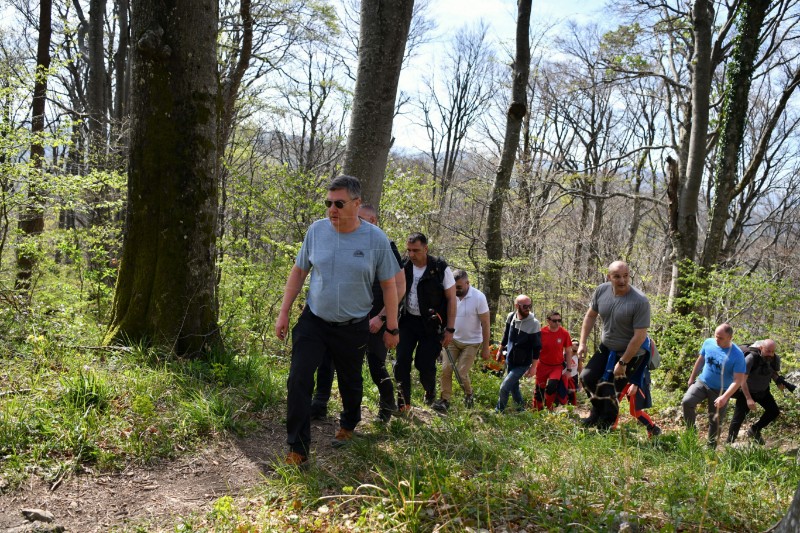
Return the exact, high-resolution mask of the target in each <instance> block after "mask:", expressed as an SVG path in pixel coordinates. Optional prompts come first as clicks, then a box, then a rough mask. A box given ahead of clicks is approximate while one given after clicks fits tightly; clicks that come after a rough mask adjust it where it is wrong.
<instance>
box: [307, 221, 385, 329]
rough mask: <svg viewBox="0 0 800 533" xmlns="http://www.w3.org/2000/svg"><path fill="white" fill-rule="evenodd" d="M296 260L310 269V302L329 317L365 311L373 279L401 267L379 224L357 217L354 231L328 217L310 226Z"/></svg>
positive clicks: (346, 316) (339, 318)
mask: <svg viewBox="0 0 800 533" xmlns="http://www.w3.org/2000/svg"><path fill="white" fill-rule="evenodd" d="M295 264H296V265H297V266H298V267H299V268H301V269H303V270H310V271H311V281H310V282H309V287H308V298H307V303H308V307H309V308H310V309H311V312H312V313H314V314H315V315H317V316H318V317H320V318H322V319H323V320H328V321H329V322H345V321H347V320H352V319H354V318H361V317H365V316H367V315H368V314H369V311H370V309H371V308H372V281H373V280H374V279H375V278H376V277H377V279H378V280H379V281H386V280H388V279H389V278H391V277H393V276H394V275H395V274H397V273H398V272H399V271H400V267H399V266H398V265H397V260H396V259H395V257H394V254H393V253H392V249H391V247H390V245H389V238H388V237H386V234H385V233H384V232H383V231H381V230H380V228H378V227H377V226H373V225H372V224H367V223H366V222H361V224H360V225H359V226H358V228H357V229H356V230H355V231H352V232H350V233H339V232H338V231H336V230H335V229H334V227H333V226H332V225H331V223H330V220H329V219H327V218H325V219H322V220H317V221H316V222H314V223H313V224H311V226H310V227H309V228H308V233H306V236H305V239H303V245H302V246H301V247H300V253H299V254H297V259H296V260H295Z"/></svg>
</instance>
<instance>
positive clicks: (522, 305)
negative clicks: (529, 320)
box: [517, 304, 531, 309]
mask: <svg viewBox="0 0 800 533" xmlns="http://www.w3.org/2000/svg"><path fill="white" fill-rule="evenodd" d="M517 305H518V306H519V308H520V309H530V308H531V304H517Z"/></svg>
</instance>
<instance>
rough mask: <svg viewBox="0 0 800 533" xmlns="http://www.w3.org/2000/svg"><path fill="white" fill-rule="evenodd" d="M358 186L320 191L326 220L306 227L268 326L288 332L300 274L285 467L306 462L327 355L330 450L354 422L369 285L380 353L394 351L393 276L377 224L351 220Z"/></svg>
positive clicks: (340, 184)
mask: <svg viewBox="0 0 800 533" xmlns="http://www.w3.org/2000/svg"><path fill="white" fill-rule="evenodd" d="M360 205H361V183H360V182H359V181H358V179H356V178H354V177H352V176H339V177H337V178H334V179H333V180H332V181H331V183H330V184H329V185H328V193H327V198H326V199H325V207H327V208H328V217H327V218H324V219H322V220H318V221H316V222H314V223H313V224H311V226H310V227H309V228H308V232H307V233H306V236H305V238H304V239H303V245H302V247H301V248H300V253H299V254H298V255H297V259H296V260H295V264H294V266H293V267H292V270H291V272H290V273H289V278H288V279H287V280H286V287H285V288H284V291H283V302H282V303H281V309H280V313H279V314H278V319H277V321H276V323H275V334H276V336H277V337H278V338H279V339H281V340H284V339H285V338H286V335H287V333H288V331H289V312H290V310H291V308H292V304H293V303H294V301H295V299H296V298H297V296H298V295H299V294H300V291H301V289H302V288H303V282H304V281H305V279H306V277H307V276H308V274H309V273H310V274H311V280H310V283H309V285H308V296H307V298H306V306H305V308H304V309H303V313H302V314H301V315H300V318H299V319H298V320H297V324H296V325H295V326H294V328H292V362H291V366H290V367H289V378H288V379H287V380H286V388H287V397H286V404H287V405H286V411H287V412H286V432H287V435H288V436H287V443H288V444H289V448H290V451H289V454H288V455H287V456H286V463H287V464H290V465H298V466H299V465H301V464H303V463H305V462H306V461H307V460H308V453H309V444H310V442H311V395H312V394H313V392H314V373H315V372H316V370H317V368H318V367H319V366H320V364H321V363H322V361H323V359H324V358H325V357H330V359H331V361H333V366H334V368H335V369H336V374H337V375H338V377H339V394H340V395H341V397H342V412H341V415H340V417H339V426H340V427H339V430H338V431H337V433H336V437H335V438H334V440H333V441H332V443H331V444H332V445H333V446H335V447H338V446H342V445H344V444H346V443H347V442H348V441H349V440H350V439H351V438H352V437H353V430H354V429H355V427H356V425H357V424H358V423H359V422H360V421H361V396H362V393H363V381H362V378H361V367H362V366H363V361H364V353H365V352H366V349H367V342H368V340H369V320H368V319H369V313H370V310H371V309H372V297H373V295H372V283H373V281H374V280H375V279H377V280H378V281H379V282H380V286H381V290H382V292H383V299H384V303H385V305H386V330H385V332H384V334H383V342H384V344H385V346H386V348H387V349H391V348H394V347H395V346H397V342H398V339H399V337H398V336H399V334H400V330H399V329H398V322H397V320H398V319H397V307H398V298H397V290H396V287H395V281H394V278H395V275H396V274H397V273H398V272H399V271H400V267H399V265H398V264H397V260H396V259H395V257H394V254H393V253H392V249H391V246H390V245H389V238H388V237H386V234H385V233H383V231H381V230H380V229H379V228H378V227H377V226H373V225H372V224H368V223H366V222H363V221H362V220H361V219H359V218H358V208H359V207H360Z"/></svg>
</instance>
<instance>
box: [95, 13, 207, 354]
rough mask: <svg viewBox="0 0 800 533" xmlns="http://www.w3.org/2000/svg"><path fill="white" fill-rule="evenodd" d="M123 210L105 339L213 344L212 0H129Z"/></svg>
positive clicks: (183, 347)
mask: <svg viewBox="0 0 800 533" xmlns="http://www.w3.org/2000/svg"><path fill="white" fill-rule="evenodd" d="M131 8H132V17H131V19H132V20H131V22H132V28H131V29H132V33H131V35H132V42H133V43H134V45H133V46H132V61H133V63H132V65H133V70H132V79H131V87H132V94H131V107H130V109H131V117H132V129H131V141H130V156H129V171H128V172H129V174H128V211H127V216H126V230H125V238H124V243H123V251H122V261H121V264H120V271H119V276H118V280H117V286H116V292H115V296H114V309H113V317H112V321H111V325H110V328H109V331H108V333H107V335H106V342H109V343H112V342H123V343H126V342H142V341H144V342H146V343H150V344H156V345H158V346H161V347H164V348H168V349H172V350H174V351H175V352H176V353H178V354H182V355H190V356H195V355H198V354H200V353H203V352H206V351H208V350H209V349H212V348H215V347H217V346H218V345H219V343H220V336H219V331H218V325H217V316H218V313H217V299H216V292H215V276H214V274H215V271H214V257H215V245H216V238H215V225H216V219H217V179H216V178H217V166H218V157H217V142H216V141H217V129H216V128H217V109H218V103H219V102H218V84H217V79H218V78H217V54H216V37H217V22H218V17H219V14H218V5H217V2H216V1H215V0H167V1H164V0H160V1H159V0H134V1H133V2H132V4H131Z"/></svg>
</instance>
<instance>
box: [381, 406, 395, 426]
mask: <svg viewBox="0 0 800 533" xmlns="http://www.w3.org/2000/svg"><path fill="white" fill-rule="evenodd" d="M396 411H397V410H396V409H383V408H381V409H379V410H378V420H380V421H381V422H383V423H384V424H388V423H389V420H391V419H392V413H393V412H396Z"/></svg>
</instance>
